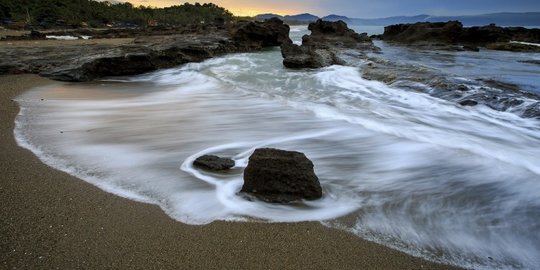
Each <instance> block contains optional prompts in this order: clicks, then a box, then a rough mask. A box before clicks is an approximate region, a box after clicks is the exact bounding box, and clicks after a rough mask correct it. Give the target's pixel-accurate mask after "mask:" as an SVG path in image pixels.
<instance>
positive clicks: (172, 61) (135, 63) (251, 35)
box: [0, 19, 289, 81]
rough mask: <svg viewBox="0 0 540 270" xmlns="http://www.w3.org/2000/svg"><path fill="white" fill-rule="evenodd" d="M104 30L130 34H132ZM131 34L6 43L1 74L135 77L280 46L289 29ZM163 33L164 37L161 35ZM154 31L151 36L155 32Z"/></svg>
mask: <svg viewBox="0 0 540 270" xmlns="http://www.w3.org/2000/svg"><path fill="white" fill-rule="evenodd" d="M126 31H128V32H127V33H123V32H117V31H114V32H110V33H109V32H108V33H107V35H109V34H111V35H114V36H113V37H115V38H118V37H122V38H124V37H131V36H132V34H133V35H135V34H136V32H134V33H132V32H133V31H134V30H132V29H128V30H126ZM145 33H146V34H148V35H141V36H139V34H136V35H135V37H134V40H133V41H132V42H130V43H128V44H120V45H115V44H99V45H90V46H88V45H87V46H84V45H69V44H68V45H65V46H62V47H32V48H28V47H21V48H17V47H9V48H3V49H2V50H1V51H0V74H11V73H38V74H40V75H42V76H45V77H49V78H51V79H55V80H60V81H91V80H94V79H97V78H101V77H106V76H124V75H135V74H140V73H144V72H149V71H153V70H157V69H161V68H169V67H173V66H177V65H180V64H184V63H188V62H200V61H203V60H205V59H208V58H212V57H214V56H218V55H222V54H225V53H232V52H246V51H254V50H259V49H262V48H264V47H270V46H279V45H280V44H282V42H283V41H284V40H285V38H287V39H288V35H289V27H288V26H287V25H285V24H283V22H282V21H280V20H279V19H274V20H270V21H267V22H264V23H255V22H248V23H238V24H233V25H229V26H228V27H227V28H226V29H225V28H218V27H214V28H206V29H190V30H189V31H188V30H186V31H182V32H181V33H178V32H177V33H174V29H165V30H160V31H156V32H152V33H150V32H145ZM162 33H166V35H161V34H162ZM154 34H155V35H154Z"/></svg>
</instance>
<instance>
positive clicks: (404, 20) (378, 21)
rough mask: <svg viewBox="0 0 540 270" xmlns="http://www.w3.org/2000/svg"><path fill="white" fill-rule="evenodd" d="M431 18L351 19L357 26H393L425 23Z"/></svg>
mask: <svg viewBox="0 0 540 270" xmlns="http://www.w3.org/2000/svg"><path fill="white" fill-rule="evenodd" d="M429 17H431V16H430V15H425V14H422V15H416V16H394V17H387V18H377V19H358V18H353V19H350V22H349V23H351V24H355V25H385V26H386V25H392V24H399V23H415V22H424V21H426V19H427V18H429Z"/></svg>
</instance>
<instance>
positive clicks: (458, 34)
mask: <svg viewBox="0 0 540 270" xmlns="http://www.w3.org/2000/svg"><path fill="white" fill-rule="evenodd" d="M374 37H376V38H380V39H382V40H385V41H391V42H398V43H403V44H414V45H430V46H434V47H437V46H439V47H444V46H449V45H463V46H464V49H470V48H474V47H475V46H483V47H487V48H490V49H498V50H509V51H536V52H538V51H540V46H532V45H527V44H519V43H510V42H511V41H520V42H530V43H540V29H527V28H523V27H498V26H496V25H493V24H491V25H487V26H481V27H463V24H461V22H458V21H449V22H446V23H429V22H418V23H414V24H396V25H390V26H387V27H385V28H384V34H382V35H379V36H374Z"/></svg>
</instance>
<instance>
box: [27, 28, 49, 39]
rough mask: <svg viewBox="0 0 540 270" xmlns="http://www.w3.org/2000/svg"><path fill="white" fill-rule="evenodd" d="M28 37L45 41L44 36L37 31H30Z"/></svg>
mask: <svg viewBox="0 0 540 270" xmlns="http://www.w3.org/2000/svg"><path fill="white" fill-rule="evenodd" d="M30 37H31V38H32V39H45V38H46V35H45V34H43V33H41V32H39V31H36V30H32V31H30Z"/></svg>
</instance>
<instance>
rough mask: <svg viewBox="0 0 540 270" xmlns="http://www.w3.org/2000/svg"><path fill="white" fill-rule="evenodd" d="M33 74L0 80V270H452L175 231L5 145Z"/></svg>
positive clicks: (288, 227)
mask: <svg viewBox="0 0 540 270" xmlns="http://www.w3.org/2000/svg"><path fill="white" fill-rule="evenodd" d="M51 83H54V82H52V81H49V80H47V79H44V78H40V77H38V76H36V75H9V76H0V111H1V114H0V126H1V133H0V138H1V140H0V153H1V154H0V169H1V174H0V205H1V211H0V268H2V269H79V268H81V269H103V268H115V269H456V268H453V267H450V266H445V265H439V264H435V263H430V262H427V261H425V260H422V259H419V258H415V257H412V256H409V255H406V254H404V253H401V252H399V251H395V250H392V249H389V248H386V247H383V246H381V245H378V244H375V243H372V242H368V241H365V240H362V239H360V238H358V237H356V236H354V235H352V234H349V233H346V232H343V231H339V230H334V229H330V228H326V227H324V226H322V225H321V224H319V223H317V222H304V223H282V224H266V223H236V222H214V223H212V224H209V225H204V226H190V225H185V224H182V223H180V222H177V221H175V220H172V219H171V218H169V217H168V216H167V215H166V214H165V213H163V212H162V211H161V209H159V208H158V207H157V206H154V205H148V204H142V203H137V202H133V201H130V200H127V199H124V198H120V197H117V196H115V195H112V194H109V193H106V192H103V191H101V190H100V189H98V188H96V187H94V186H92V185H90V184H87V183H86V182H84V181H82V180H80V179H77V178H75V177H73V176H70V175H68V174H65V173H63V172H60V171H57V170H55V169H52V168H50V167H48V166H47V165H44V164H43V163H41V162H40V161H39V160H38V159H37V158H36V157H35V156H34V155H33V154H32V153H31V152H29V151H27V150H25V149H22V148H20V147H18V146H17V145H16V143H15V141H14V138H13V126H14V118H15V116H16V114H17V112H18V110H19V109H18V105H17V103H16V102H13V101H11V99H13V98H14V97H16V96H17V95H19V94H20V93H22V92H23V91H24V90H26V89H29V88H31V87H36V86H41V85H47V84H51Z"/></svg>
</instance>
